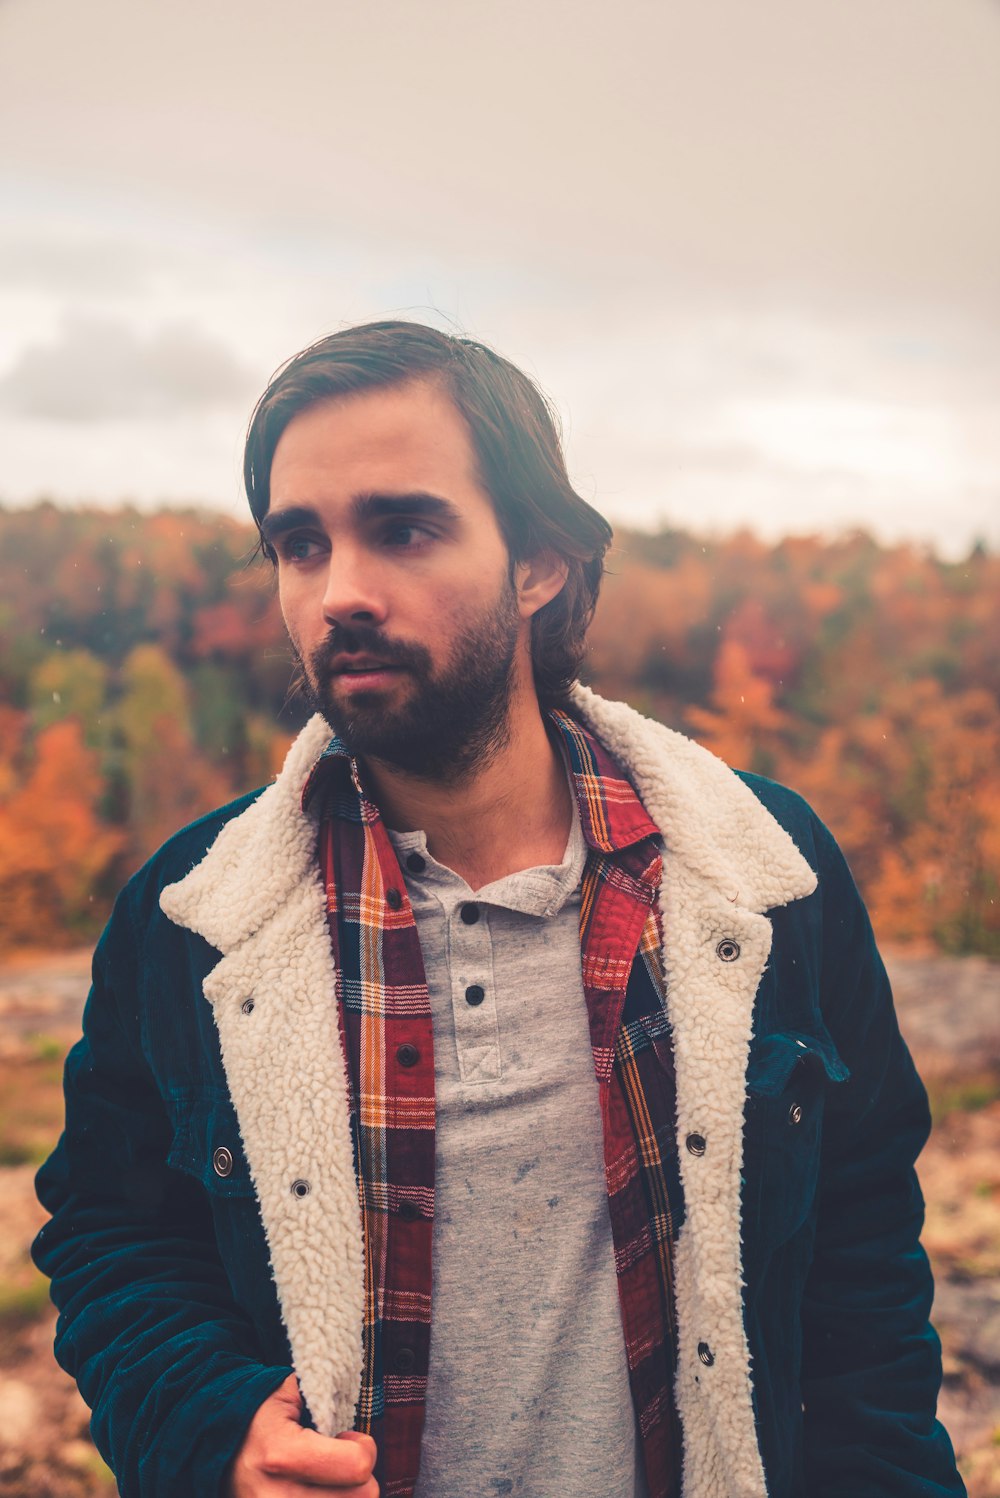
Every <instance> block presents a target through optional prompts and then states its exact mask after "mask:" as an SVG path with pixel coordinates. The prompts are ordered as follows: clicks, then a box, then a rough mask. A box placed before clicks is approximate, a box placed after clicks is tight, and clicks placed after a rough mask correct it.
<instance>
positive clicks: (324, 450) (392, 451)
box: [270, 381, 486, 509]
mask: <svg viewBox="0 0 1000 1498" xmlns="http://www.w3.org/2000/svg"><path fill="white" fill-rule="evenodd" d="M401 487H402V488H405V489H412V490H418V489H422V490H427V491H428V492H431V493H437V492H444V493H447V494H448V495H449V496H450V497H454V498H461V497H462V496H463V495H464V494H468V495H469V496H470V497H472V496H473V495H476V496H477V497H482V498H486V496H485V494H484V492H483V490H482V487H481V485H480V483H479V479H478V475H477V472H476V456H475V450H474V448H473V445H472V438H471V435H470V433H469V428H468V426H467V424H466V422H465V419H464V417H463V416H462V414H461V412H460V411H459V410H458V408H457V407H456V406H455V404H454V403H453V401H452V400H451V399H450V398H449V396H447V395H446V394H445V392H444V391H443V390H441V389H440V388H439V386H437V385H436V384H433V383H431V382H429V381H414V382H411V383H409V384H406V385H394V386H391V387H389V388H387V389H376V390H363V391H358V392H356V393H354V394H351V395H344V396H335V397H333V398H332V399H329V400H323V401H318V402H317V403H316V404H314V405H312V406H308V407H307V408H306V409H305V410H304V411H300V412H299V413H298V415H296V416H294V417H293V418H292V420H291V421H290V422H289V423H288V425H287V427H286V428H285V430H284V431H283V432H282V434H281V437H280V438H279V440H278V443H277V446H276V448H275V450H274V457H273V459H272V462H271V482H270V490H271V508H272V509H273V508H274V506H275V505H281V504H291V503H296V504H301V503H303V502H306V501H309V502H315V501H317V500H319V499H322V498H324V497H326V498H336V497H345V498H347V497H353V496H354V495H356V494H358V493H362V492H370V491H382V490H385V491H392V490H399V489H400V488H401Z"/></svg>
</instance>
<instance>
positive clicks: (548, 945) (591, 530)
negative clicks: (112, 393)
mask: <svg viewBox="0 0 1000 1498" xmlns="http://www.w3.org/2000/svg"><path fill="white" fill-rule="evenodd" d="M245 471H246V480H247V492H248V496H249V499H250V505H251V509H252V511H253V514H254V517H255V519H256V521H257V524H258V526H259V528H260V533H261V538H262V544H263V547H264V550H265V551H266V553H267V554H268V556H270V557H271V558H272V560H273V561H274V562H275V563H276V567H277V578H278V590H279V596H280V600H281V607H282V611H283V614H284V618H285V622H286V624H287V627H288V632H289V635H290V638H291V641H292V644H293V647H294V650H295V653H296V655H297V657H298V659H299V662H300V664H301V669H302V673H303V676H304V682H305V686H306V689H307V690H308V692H309V694H310V696H311V698H312V700H313V702H314V704H315V706H316V708H317V710H318V711H317V715H316V716H315V717H314V718H313V719H312V720H311V722H310V723H309V724H308V725H307V727H306V728H305V729H304V730H303V732H302V734H301V735H300V736H299V738H298V740H297V741H296V743H295V744H294V745H293V747H292V749H291V751H290V753H289V756H288V760H287V762H286V764H285V767H284V769H283V771H282V773H281V774H280V775H279V776H278V778H277V780H276V782H275V783H274V784H273V785H271V786H270V787H269V788H268V789H267V790H265V791H264V792H263V793H255V794H254V795H251V796H248V797H244V798H243V799H242V800H241V801H238V802H236V803H235V804H234V805H232V806H229V807H225V808H223V809H222V810H221V811H219V812H216V813H214V814H212V815H211V816H208V817H206V818H203V819H202V820H201V821H200V822H197V823H195V824H194V825H193V826H191V827H189V828H187V829H185V830H184V831H183V832H181V833H179V834H178V836H177V837H175V838H174V839H172V840H171V841H170V842H169V843H168V844H167V845H166V846H165V848H163V849H162V850H161V851H160V853H159V854H157V855H156V857H155V858H154V859H152V860H151V862H150V864H149V865H147V867H146V868H145V869H143V870H142V871H140V873H139V874H138V875H136V876H135V878H134V879H133V880H132V881H131V882H130V884H129V885H128V886H127V887H126V889H125V891H123V893H122V895H121V897H120V898H119V902H118V904H117V906H116V909H115V913H114V915H113V916H112V919H111V922H110V924H109V926H108V929H107V931H106V932H105V935H104V937H103V938H102V941H101V944H100V946H99V948H98V951H97V955H96V958H95V966H94V987H93V990H92V993H91V997H90V1000H89V1003H88V1007H87V1011H86V1015H85V1020H84V1038H83V1040H82V1041H81V1042H80V1043H79V1044H78V1045H77V1046H76V1047H75V1048H74V1050H73V1052H72V1053H71V1055H70V1057H69V1059H68V1062H67V1069H66V1093H67V1125H66V1132H65V1134H64V1136H63V1139H62V1141H61V1142H60V1144H59V1146H58V1148H57V1150H56V1151H55V1153H54V1154H53V1156H52V1157H51V1159H50V1160H49V1161H48V1162H47V1164H46V1165H45V1166H43V1168H42V1170H41V1172H40V1173H39V1194H40V1197H41V1199H42V1201H43V1203H44V1204H45V1205H46V1207H47V1208H48V1209H49V1210H50V1211H51V1212H52V1214H53V1215H52V1221H51V1222H50V1223H49V1224H48V1225H47V1226H46V1227H45V1228H44V1229H43V1230H42V1232H41V1233H40V1234H39V1237H38V1239H37V1241H36V1244H35V1256H36V1261H37V1263H38V1264H39V1265H40V1266H41V1267H42V1268H43V1269H44V1270H45V1271H46V1272H47V1273H49V1274H51V1276H52V1280H53V1296H54V1298H55V1300H56V1302H57V1304H58V1306H59V1308H60V1311H61V1316H60V1321H59V1325H58V1330H57V1340H56V1350H57V1355H58V1356H59V1358H60V1360H61V1362H62V1364H63V1366H64V1367H65V1368H67V1369H68V1370H69V1371H70V1372H71V1373H72V1374H73V1375H74V1376H75V1377H76V1378H77V1379H78V1381H79V1384H80V1387H81V1389H82V1391H83V1394H84V1396H85V1397H86V1399H87V1400H88V1402H89V1403H90V1404H91V1405H92V1407H93V1409H94V1420H93V1429H94V1434H95V1438H96V1440H97V1442H98V1445H99V1446H100V1448H101V1450H102V1451H103V1452H104V1453H105V1455H106V1457H107V1459H108V1460H109V1462H110V1463H111V1465H112V1467H113V1468H114V1470H115V1472H116V1474H117V1477H118V1481H119V1484H120V1488H121V1491H122V1493H123V1494H125V1495H126V1498H132V1495H141V1498H154V1495H155V1498H168V1495H170V1498H176V1495H184V1498H210V1495H211V1498H216V1495H218V1494H225V1495H232V1498H251V1495H253V1498H257V1495H260V1498H264V1495H273V1498H277V1495H290V1494H298V1493H302V1494H305V1493H306V1492H309V1491H313V1490H315V1489H316V1488H320V1489H326V1490H330V1491H335V1492H339V1493H342V1494H344V1493H346V1494H351V1495H355V1498H371V1495H373V1494H375V1493H376V1492H377V1491H381V1492H382V1493H383V1494H386V1495H390V1498H402V1495H409V1494H412V1493H414V1492H416V1493H417V1494H419V1495H420V1498H478V1495H489V1498H493V1495H495V1494H522V1495H524V1498H531V1495H534V1498H557V1495H558V1498H566V1495H571V1498H596V1495H598V1494H600V1495H601V1498H636V1495H650V1498H680V1495H682V1494H683V1495H684V1498H751V1495H763V1494H765V1493H767V1494H771V1495H775V1498H778V1495H780V1498H790V1495H793V1494H794V1495H805V1494H808V1495H831V1498H832V1495H844V1498H846V1495H857V1498H875V1495H890V1494H891V1495H893V1498H899V1495H910V1494H912V1495H914V1498H915V1495H917V1494H921V1495H931V1494H946V1493H948V1494H954V1493H961V1492H962V1491H963V1489H962V1484H961V1481H960V1479H959V1478H958V1476H957V1474H956V1471H955V1466H954V1460H953V1456H952V1451H951V1447H950V1444H949V1441H948V1437H947V1435H946V1434H945V1432H944V1431H943V1430H942V1429H941V1427H940V1426H939V1425H937V1424H936V1422H935V1420H934V1401H935V1396H936V1392H937V1388H938V1384H939V1379H940V1360H939V1350H938V1344H937V1340H936V1338H935V1335H934V1333H933V1331H932V1330H931V1328H930V1326H929V1324H928V1321H927V1316H928V1312H929V1308H930V1299H931V1282H930V1275H929V1270H928V1267H927V1262H926V1259H925V1257H924V1255H923V1253H922V1251H921V1249H920V1247H919V1244H918V1234H919V1230H920V1225H921V1220H922V1205H921V1200H920V1194H919V1190H918V1187H917V1183H916V1178H915V1176H914V1173H913V1160H914V1158H915V1156H916V1154H917V1153H918V1151H919V1149H920V1147H921V1145H922V1144H923V1142H924V1139H925V1137H926V1133H927V1129H928V1117H927V1109H926V1098H925V1095H924V1092H923V1089H922V1087H921V1085H920V1082H919V1080H918V1079H917V1077H916V1074H915V1073H914V1071H913V1068H912V1064H911V1062H910V1060H909V1057H908V1054H907V1052H906V1050H905V1047H904V1046H903V1043H902V1041H901V1039H900V1037H899V1032H898V1029H897V1027H896V1022H895V1019H894V1016H893V1010H892V1002H891V998H890V995H889V991H888V987H887V984H886V980H885V976H884V972H883V969H882V967H881V964H880V962H879V959H878V956H877V953H876V951H875V947H874V944H873V941H872V936H871V932H870V928H869V925H868V922H867V919H866V916H865V914H864V911H863V908H862V906H861V904H860V901H859V899H858V896H857V894H856V891H855V889H854V886H853V884H852V882H851V879H850V875H849V874H848V872H847V870H846V867H845V865H844V863H843V860H842V858H841V857H840V855H839V853H838V851H837V849H836V847H835V845H834V843H833V842H832V839H831V838H830V836H829V834H828V833H827V832H826V831H825V829H824V828H823V827H822V826H821V825H820V824H819V823H818V822H817V821H816V819H815V818H814V817H813V816H812V814H811V813H810V812H809V810H808V809H807V808H806V807H805V806H804V804H803V803H802V802H801V801H800V800H798V798H796V797H795V796H794V795H793V794H792V793H790V792H788V791H785V790H783V789H782V788H780V787H778V786H775V785H773V784H771V783H769V782H767V781H763V780H760V779H758V778H755V777H752V776H737V775H736V774H734V773H733V772H732V771H730V770H729V769H728V768H726V767H725V766H724V765H723V764H721V763H720V762H719V761H718V760H716V759H715V758H714V757H713V756H711V755H710V754H708V753H707V752H706V751H704V750H702V749H701V748H699V747H698V746H696V745H695V744H693V743H692V742H690V741H689V740H686V739H684V738H682V737H681V736H680V735H678V734H675V733H673V732H671V731H670V730H668V729H665V728H662V727H660V726H659V725H657V724H654V723H652V722H649V721H648V720H646V719H643V718H641V717H640V716H639V715H638V714H637V713H635V712H633V711H632V710H631V709H629V708H627V707H625V706H623V705H621V704H615V703H611V702H605V701H602V700H601V699H599V698H597V697H595V696H594V695H593V694H592V693H590V692H589V691H587V690H585V689H584V688H582V687H580V686H579V685H578V684H576V682H575V678H576V675H577V670H578V667H579V664H580V660H581V656H582V650H583V640H584V634H585V630H586V627H587V624H588V623H589V620H590V617H591V615H592V612H593V608H594V604H595V602H596V598H597V591H598V587H599V582H600V576H601V572H602V565H603V556H604V552H605V550H606V547H607V545H608V542H609V539H610V532H609V530H608V528H607V526H606V524H605V522H604V521H603V520H602V519H601V518H600V517H599V516H598V515H597V514H596V513H595V512H594V511H593V510H591V509H590V507H589V506H587V505H586V504H585V503H584V502H583V501H582V500H581V499H580V498H579V497H578V496H577V495H576V494H575V493H574V492H573V490H572V488H571V486H570V484H569V481H568V478H567V476H566V471H565V467H564V463H563V459H562V455H561V452H560V448H559V443H558V438H557V436H556V433H555V430H554V427H553V424H552V421H551V418H550V416H549V414H548V411H547V409H546V407H545V405H544V403H543V401H542V400H541V398H540V397H539V395H538V393H537V391H536V390H535V388H534V387H533V386H532V384H531V383H530V381H528V380H527V379H526V377H525V376H524V375H522V374H521V373H520V372H519V371H517V370H516V369H514V368H513V366H511V365H510V364H508V363H507V362H506V361H504V360H502V359H500V358H498V357H497V356H496V355H494V354H492V353H491V352H490V351H488V350H487V349H485V348H483V347H482V346H480V345H478V344H475V343H471V342H468V341H465V340H461V339H454V338H450V337H446V336H445V335H443V334H440V333H438V332H435V331H434V330H432V329H429V328H424V327H420V326H418V325H414V324H407V323H384V324H375V325H371V326H368V327H363V328H355V329H351V330H348V331H346V332H344V333H340V334H337V335H335V336H333V337H330V338H327V339H324V340H323V341H322V342H321V343H319V344H317V345H315V346H314V347H313V348H311V349H309V350H307V351H306V352H305V353H303V354H300V355H299V356H298V357H297V358H295V359H293V360H292V361H291V362H290V363H289V364H288V365H286V366H285V368H284V369H283V370H281V371H280V372H279V373H278V375H277V376H276V377H275V378H274V380H273V381H272V383H271V385H270V387H269V388H268V390H267V391H266V392H265V394H264V396H263V397H262V399H261V401H260V402H259V404H258V407H257V409H256V411H255V413H254V416H253V419H252V422H251V427H250V432H249V436H248V441H247V453H246V466H245ZM666 603H667V606H669V599H667V600H666Z"/></svg>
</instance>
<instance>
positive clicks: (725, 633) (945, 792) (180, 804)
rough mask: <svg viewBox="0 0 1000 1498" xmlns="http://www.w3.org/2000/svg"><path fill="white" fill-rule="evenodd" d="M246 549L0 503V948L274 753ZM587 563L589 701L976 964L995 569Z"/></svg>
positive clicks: (998, 777) (268, 586)
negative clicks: (590, 586) (744, 775)
mask: <svg viewBox="0 0 1000 1498" xmlns="http://www.w3.org/2000/svg"><path fill="white" fill-rule="evenodd" d="M254 540H255V537H254V532H253V530H252V528H251V527H250V526H249V525H244V524H241V523H239V522H237V521H235V520H230V519H227V518H225V517H220V516H218V515H208V514H204V513H197V512H194V511H180V510H169V511H160V512H158V513H156V514H141V513H139V512H137V511H135V510H131V509H122V510H115V511H105V510H98V509H77V510H63V509H60V508H57V507H56V506H55V505H52V504H47V503H43V504H39V505H36V506H35V507H33V508H31V509H24V510H10V511H5V510H2V509H0V555H2V557H3V562H4V569H3V571H4V579H5V581H4V587H3V591H2V594H0V702H2V704H3V706H2V707H0V944H4V945H7V946H11V945H25V944H27V945H32V946H41V945H50V944H58V943H65V942H78V941H81V940H87V939H89V938H90V937H91V936H92V935H93V933H94V931H95V929H97V928H98V927H99V926H100V924H101V923H102V922H103V920H104V918H105V917H106V915H107V911H108V909H109V906H110V901H111V899H112V898H113V895H114V892H115V890H116V889H117V888H118V886H119V885H120V884H121V883H122V882H123V880H124V879H125V878H126V877H127V875H128V873H129V872H131V870H132V869H134V868H135V867H137V865H138V864H139V863H140V862H141V861H142V859H143V858H144V857H146V856H147V855H148V853H150V852H151V851H152V850H153V849H154V848H155V847H156V846H157V845H158V844H159V843H160V842H161V841H162V840H163V838H165V837H167V836H169V834H170V833H171V832H173V831H174V830H176V828H177V827H179V826H180V825H181V824H182V823H183V822H185V821H187V820H190V818H191V817H193V816H195V815H197V814H198V813H199V812H201V811H204V810H207V809H208V808H209V807H211V806H214V805H217V804H219V803H220V802H223V801H226V800H228V799H229V798H231V797H232V796H234V795H237V794H239V793H240V792H241V791H243V790H246V789H249V788H250V787H251V786H254V785H259V784H260V783H261V782H262V781H264V780H266V779H267V778H268V777H269V776H270V775H271V774H273V773H274V770H275V769H276V768H277V766H278V765H279V764H280V761H281V758H282V755H283V753H284V750H285V748H286V746H287V743H288V741H289V739H290V737H291V735H292V734H293V733H294V732H295V731H296V729H297V728H298V726H299V725H300V724H301V722H302V721H303V719H304V716H305V711H306V710H305V707H304V704H303V703H302V702H301V701H300V700H298V699H297V698H295V697H291V698H289V681H290V675H291V661H290V656H289V652H288V648H287V644H286V641H285V637H284V631H283V628H282V624H281V620H280V616H279V614H278V610H277V607H276V605H275V602H274V598H273V586H272V582H271V578H270V569H269V568H268V567H267V566H266V564H262V563H260V562H259V561H255V560H254V557H253V553H254ZM609 561H610V568H611V571H610V574H609V577H608V579H607V581H606V584H605V589H604V593H603V595H602V600H601V603H600V606H599V609H598V613H597V617H596V619H595V622H594V626H593V629H592V631H591V636H590V651H589V655H588V659H587V668H586V673H585V675H586V678H587V679H588V680H589V681H590V682H591V683H592V684H593V685H594V686H595V687H596V688H597V690H598V691H600V692H603V693H606V694H608V695H612V696H619V697H624V698H626V699H627V700H628V701H630V702H632V703H633V704H634V705H635V706H637V707H638V708H639V709H640V710H642V711H644V712H648V713H650V714H652V715H653V716H655V717H658V718H660V719H661V720H662V721H664V722H667V723H670V724H672V725H673V726H675V727H679V728H682V729H684V730H685V731H687V732H690V733H693V734H694V736H695V737H697V738H699V739H701V741H702V742H703V743H705V744H707V745H708V746H709V747H710V748H712V749H714V750H715V751H716V752H717V753H719V754H721V755H722V756H723V757H724V758H725V759H727V760H729V761H730V762H731V763H733V764H736V765H740V766H743V767H745V768H749V769H753V770H757V771H759V772H761V773H763V774H765V775H770V776H772V777H774V778H776V779H779V780H784V781H785V782H786V783H788V784H790V785H792V786H794V787H795V788H796V789H798V790H800V791H801V792H802V793H803V794H804V795H806V796H807V798H808V799H809V800H810V801H811V802H812V803H813V804H814V805H815V806H816V808H817V810H818V811H819V812H820V814H821V815H822V816H823V817H824V818H825V820H826V821H827V822H828V823H829V824H830V826H831V827H832V828H833V830H834V832H835V833H836V835H837V836H838V838H839V839H840V841H841V843H842V845H843V846H844V848H845V850H846V852H847V854H848V857H849V858H850V860H851V864H852V867H853V869H854V872H855V875H856V877H857V879H858V882H859V883H860V884H861V886H862V889H863V891H864V893H865V895H866V897H867V899H868V902H869V906H870V908H871V910H872V913H873V917H874V919H875V923H876V927H877V929H878V931H879V934H880V935H881V936H882V937H883V938H886V939H890V940H895V941H919V942H928V943H932V944H934V945H936V946H938V947H941V948H943V949H945V950H948V951H954V952H985V953H988V954H991V955H993V956H1000V763H998V752H997V751H998V746H1000V706H998V700H1000V651H998V649H997V641H998V640H1000V558H997V557H995V556H991V555H989V554H988V553H987V552H985V551H984V550H983V549H982V548H976V549H975V550H974V551H973V552H972V554H971V555H970V556H969V557H968V558H967V559H965V560H964V561H962V562H956V563H947V562H943V561H941V560H939V559H938V558H936V557H934V556H931V555H928V554H927V553H925V552H924V551H921V550H917V549H913V548H910V547H893V548H884V547H880V546H878V545H877V544H876V543H875V542H874V541H872V540H871V539H870V538H869V537H868V536H866V535H863V534H857V535H852V536H850V537H847V538H845V539H842V540H840V541H837V542H832V543H827V542H822V541H819V540H815V539H809V538H805V539H803V538H795V539H788V540H785V541H783V542H781V543H779V544H778V545H775V546H767V545H765V544H764V543H762V542H760V541H758V540H757V539H756V538H755V537H753V536H751V535H749V534H740V535H737V536H733V537H730V538H727V539H724V540H713V541H702V540H699V539H697V538H695V537H693V536H691V535H688V534H686V533H684V532H680V531H675V530H665V531H662V532H661V533H659V534H657V535H638V534H629V533H620V534H619V537H618V542H617V545H616V549H615V551H614V553H613V554H612V556H611V557H610V559H609Z"/></svg>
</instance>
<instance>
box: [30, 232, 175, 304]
mask: <svg viewBox="0 0 1000 1498" xmlns="http://www.w3.org/2000/svg"><path fill="white" fill-rule="evenodd" d="M151 267H152V257H151V255H150V253H149V252H148V250H147V249H145V248H144V247H140V246H138V245H134V244H126V243H124V242H123V241H122V240H120V239H110V238H104V239H90V238H87V239H84V238H76V239H74V240H70V241H67V240H66V239H56V238H52V237H50V236H47V235H42V234H38V235H35V236H34V237H31V238H17V239H11V240H7V241H6V242H3V241H0V286H7V287H26V288H29V289H31V290H42V291H49V292H57V293H63V294H65V293H69V294H70V295H80V294H88V293H90V294H94V293H96V294H97V295H109V294H110V295H113V296H122V295H126V294H128V293H135V292H142V291H145V290H146V288H147V283H148V281H149V276H150V272H151Z"/></svg>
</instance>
